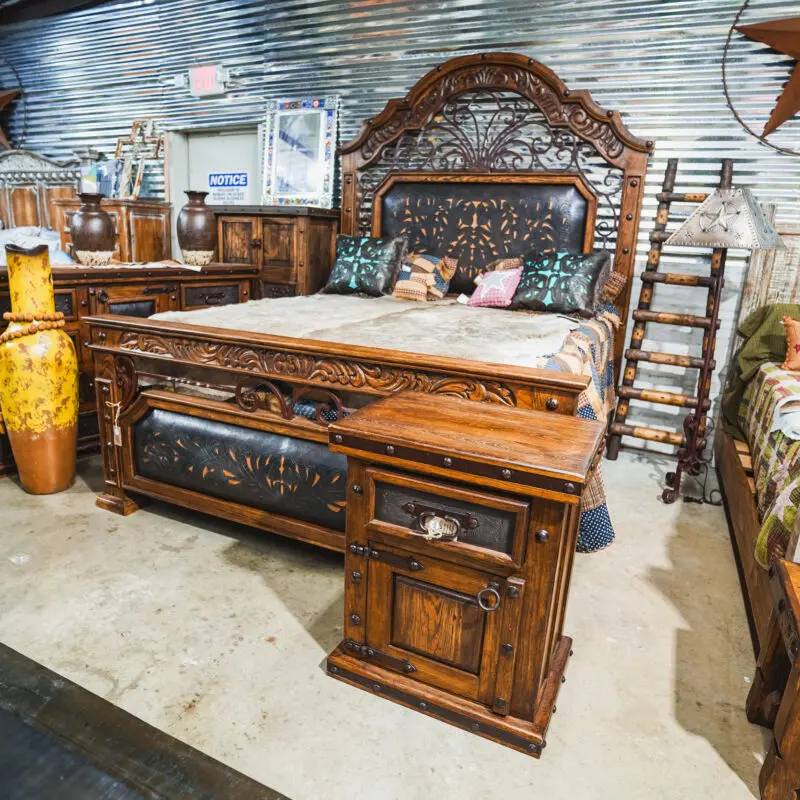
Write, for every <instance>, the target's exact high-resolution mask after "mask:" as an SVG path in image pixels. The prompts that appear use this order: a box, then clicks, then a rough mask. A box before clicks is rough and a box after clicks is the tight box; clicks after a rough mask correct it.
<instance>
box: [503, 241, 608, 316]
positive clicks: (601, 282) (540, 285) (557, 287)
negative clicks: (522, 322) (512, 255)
mask: <svg viewBox="0 0 800 800" xmlns="http://www.w3.org/2000/svg"><path fill="white" fill-rule="evenodd" d="M610 270H611V258H610V256H609V254H608V253H607V252H606V251H605V250H596V251H595V252H593V253H536V252H533V253H528V255H526V256H525V257H524V258H523V259H522V276H521V277H520V281H519V285H518V286H517V290H516V292H514V297H513V298H512V300H511V306H510V308H511V309H512V310H515V311H518V310H524V311H552V312H555V313H559V314H576V315H578V316H580V317H591V316H592V315H593V314H594V313H595V312H596V311H597V309H598V307H599V304H600V299H601V294H602V290H603V287H604V286H605V284H606V281H607V279H608V275H609V272H610Z"/></svg>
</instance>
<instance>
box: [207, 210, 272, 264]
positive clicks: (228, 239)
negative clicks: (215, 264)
mask: <svg viewBox="0 0 800 800" xmlns="http://www.w3.org/2000/svg"><path fill="white" fill-rule="evenodd" d="M259 223H260V220H259V219H258V217H240V216H230V217H225V216H220V217H217V240H218V243H217V247H218V249H219V260H220V262H221V263H223V264H250V265H251V266H254V267H258V266H261V239H260V238H259Z"/></svg>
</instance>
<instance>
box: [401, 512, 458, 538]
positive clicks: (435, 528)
mask: <svg viewBox="0 0 800 800" xmlns="http://www.w3.org/2000/svg"><path fill="white" fill-rule="evenodd" d="M419 526H420V528H422V532H421V533H417V532H416V531H411V533H413V534H414V535H415V536H422V538H423V539H427V540H428V541H435V540H437V539H444V540H445V541H446V542H455V541H456V539H458V535H459V534H460V533H461V523H460V522H459V521H458V520H457V519H456V518H455V517H450V516H447V517H440V516H438V514H434V513H433V511H424V512H423V513H422V514H420V515H419Z"/></svg>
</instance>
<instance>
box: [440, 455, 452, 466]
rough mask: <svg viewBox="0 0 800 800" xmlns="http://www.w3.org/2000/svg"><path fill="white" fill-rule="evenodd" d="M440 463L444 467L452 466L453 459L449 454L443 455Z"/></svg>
mask: <svg viewBox="0 0 800 800" xmlns="http://www.w3.org/2000/svg"><path fill="white" fill-rule="evenodd" d="M442 464H444V465H445V466H446V467H452V466H453V459H452V458H450V456H445V457H444V458H443V459H442Z"/></svg>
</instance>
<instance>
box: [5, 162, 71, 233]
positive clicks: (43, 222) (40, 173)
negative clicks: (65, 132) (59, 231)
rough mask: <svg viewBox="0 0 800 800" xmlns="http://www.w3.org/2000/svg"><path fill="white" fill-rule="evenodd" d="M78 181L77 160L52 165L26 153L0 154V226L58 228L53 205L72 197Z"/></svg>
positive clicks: (52, 163)
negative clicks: (0, 224) (57, 201)
mask: <svg viewBox="0 0 800 800" xmlns="http://www.w3.org/2000/svg"><path fill="white" fill-rule="evenodd" d="M80 177H81V162H80V160H79V159H78V158H75V159H71V160H69V161H54V160H52V159H50V158H46V157H45V156H41V155H39V154H38V153H33V152H31V151H29V150H6V151H5V152H1V153H0V223H2V227H4V228H17V227H20V226H22V225H39V226H46V227H48V228H57V224H58V217H57V216H56V208H55V205H54V203H55V201H56V200H60V199H62V198H69V197H75V194H76V192H77V189H78V185H79V182H80Z"/></svg>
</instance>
